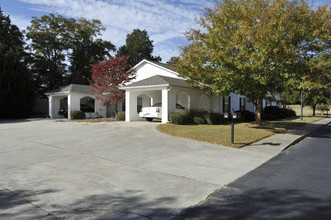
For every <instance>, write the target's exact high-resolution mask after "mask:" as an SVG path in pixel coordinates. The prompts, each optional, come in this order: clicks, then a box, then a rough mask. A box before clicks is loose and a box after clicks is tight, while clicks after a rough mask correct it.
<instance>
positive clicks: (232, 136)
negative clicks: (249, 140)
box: [231, 119, 234, 144]
mask: <svg viewBox="0 0 331 220" xmlns="http://www.w3.org/2000/svg"><path fill="white" fill-rule="evenodd" d="M231 144H234V119H232V122H231Z"/></svg>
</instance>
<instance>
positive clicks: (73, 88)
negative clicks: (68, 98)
mask: <svg viewBox="0 0 331 220" xmlns="http://www.w3.org/2000/svg"><path fill="white" fill-rule="evenodd" d="M70 92H76V93H85V94H92V90H91V86H89V85H79V84H70V85H68V86H64V87H61V88H59V89H55V90H53V91H50V92H47V93H45V94H46V95H53V94H61V93H70Z"/></svg>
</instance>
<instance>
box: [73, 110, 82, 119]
mask: <svg viewBox="0 0 331 220" xmlns="http://www.w3.org/2000/svg"><path fill="white" fill-rule="evenodd" d="M70 118H71V119H72V120H75V119H84V118H85V113H84V112H82V111H71V112H70Z"/></svg>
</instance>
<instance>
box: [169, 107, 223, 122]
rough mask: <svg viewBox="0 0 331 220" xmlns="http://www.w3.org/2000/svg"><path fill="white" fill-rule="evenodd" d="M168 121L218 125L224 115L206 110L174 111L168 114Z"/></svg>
mask: <svg viewBox="0 0 331 220" xmlns="http://www.w3.org/2000/svg"><path fill="white" fill-rule="evenodd" d="M169 121H170V123H172V124H177V125H188V124H210V125H219V124H222V123H224V122H225V119H224V116H223V115H222V114H219V113H208V112H207V111H196V110H191V111H188V112H185V113H179V112H174V113H172V114H171V115H170V117H169Z"/></svg>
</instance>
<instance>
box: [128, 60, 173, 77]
mask: <svg viewBox="0 0 331 220" xmlns="http://www.w3.org/2000/svg"><path fill="white" fill-rule="evenodd" d="M144 63H149V64H152V65H154V66H157V67H161V69H164V70H166V71H169V72H171V73H172V74H175V75H178V73H177V72H175V71H174V70H172V69H171V68H170V64H168V63H159V62H155V61H150V60H146V59H143V60H142V61H140V62H139V63H138V64H136V65H135V66H134V67H133V68H132V69H137V68H138V67H140V66H141V65H143V64H144Z"/></svg>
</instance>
